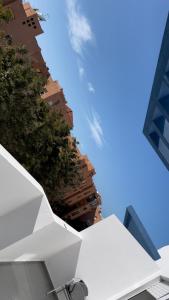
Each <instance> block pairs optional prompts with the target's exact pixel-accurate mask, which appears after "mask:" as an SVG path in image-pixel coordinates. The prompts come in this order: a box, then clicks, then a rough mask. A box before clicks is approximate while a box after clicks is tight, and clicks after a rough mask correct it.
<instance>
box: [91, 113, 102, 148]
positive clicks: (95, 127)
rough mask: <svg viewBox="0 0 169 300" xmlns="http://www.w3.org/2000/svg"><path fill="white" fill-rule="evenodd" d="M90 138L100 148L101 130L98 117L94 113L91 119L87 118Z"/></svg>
mask: <svg viewBox="0 0 169 300" xmlns="http://www.w3.org/2000/svg"><path fill="white" fill-rule="evenodd" d="M87 121H88V124H89V128H90V131H91V133H92V137H93V139H94V141H95V143H96V145H97V146H98V147H99V148H101V147H102V146H103V142H104V136H103V129H102V127H101V121H100V117H99V116H98V114H97V113H96V112H93V113H92V118H91V119H89V118H87Z"/></svg>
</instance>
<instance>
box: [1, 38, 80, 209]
mask: <svg viewBox="0 0 169 300" xmlns="http://www.w3.org/2000/svg"><path fill="white" fill-rule="evenodd" d="M45 83H46V81H45V79H44V78H43V77H42V76H41V75H40V74H39V73H38V72H37V71H36V70H35V69H33V67H32V65H31V61H30V60H29V57H28V54H27V51H26V49H25V48H24V47H15V46H13V45H11V44H9V43H8V42H7V41H6V39H5V37H4V38H1V42H0V91H1V93H0V143H1V144H2V145H3V146H4V147H5V148H6V149H7V150H8V151H9V152H10V153H11V154H12V155H13V156H14V157H15V158H16V159H17V160H18V161H19V162H20V163H21V164H22V165H23V166H24V167H25V168H26V169H27V170H28V171H29V172H30V174H31V175H32V176H33V177H35V179H36V180H37V181H38V182H39V183H40V184H41V185H42V186H43V187H44V189H45V192H46V193H47V195H48V197H49V199H50V201H51V202H52V203H53V200H55V204H54V210H55V211H57V207H56V201H57V203H58V208H59V205H60V204H61V201H60V200H61V199H62V197H61V190H62V189H63V188H64V187H65V186H66V185H70V186H72V185H73V184H74V183H75V182H76V181H77V180H78V166H79V161H78V154H77V151H76V140H73V142H71V143H70V137H69V134H70V130H69V128H68V126H67V125H66V123H65V122H64V120H63V117H62V116H61V115H59V114H57V113H56V112H54V111H52V110H51V109H50V108H49V106H48V105H47V104H46V103H45V102H44V101H43V100H42V99H41V95H42V94H43V93H44V91H45V89H44V86H45Z"/></svg>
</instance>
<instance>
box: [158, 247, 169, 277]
mask: <svg viewBox="0 0 169 300" xmlns="http://www.w3.org/2000/svg"><path fill="white" fill-rule="evenodd" d="M158 251H159V254H160V256H161V259H159V260H158V261H157V265H158V266H159V267H160V270H161V275H162V276H164V277H168V278H169V246H164V247H162V248H161V249H159V250H158Z"/></svg>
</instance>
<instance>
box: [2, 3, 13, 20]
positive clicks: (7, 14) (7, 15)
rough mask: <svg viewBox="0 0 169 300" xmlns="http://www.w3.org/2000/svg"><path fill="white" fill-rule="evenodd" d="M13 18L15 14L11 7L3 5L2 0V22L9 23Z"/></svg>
mask: <svg viewBox="0 0 169 300" xmlns="http://www.w3.org/2000/svg"><path fill="white" fill-rule="evenodd" d="M12 18H13V14H12V11H11V9H10V8H6V7H4V6H3V1H2V0H1V1H0V24H3V23H4V22H5V23H8V22H9V21H11V19H12Z"/></svg>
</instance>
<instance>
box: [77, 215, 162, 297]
mask: <svg viewBox="0 0 169 300" xmlns="http://www.w3.org/2000/svg"><path fill="white" fill-rule="evenodd" d="M81 236H82V239H83V241H82V245H81V249H80V254H79V259H78V265H77V269H76V277H79V278H82V279H83V280H84V281H85V282H86V284H87V286H88V287H89V290H90V294H89V297H88V298H87V300H108V299H119V298H120V297H122V296H123V295H124V294H126V293H130V292H131V291H132V290H134V289H136V288H139V286H142V285H143V284H145V282H146V281H147V282H148V281H150V280H153V279H154V278H156V277H158V275H159V269H158V267H157V265H156V263H155V262H154V261H153V260H152V259H151V257H150V256H149V255H148V254H147V253H146V252H145V250H144V249H143V248H142V247H141V246H140V244H139V243H138V242H137V241H136V240H135V239H134V238H133V236H132V235H131V234H130V233H129V232H128V231H127V229H126V228H125V227H124V226H123V225H122V224H121V223H120V221H119V220H118V219H117V218H116V216H114V215H113V216H111V217H109V218H107V219H104V220H103V221H101V222H99V223H97V224H96V225H94V226H92V227H89V228H87V229H86V230H84V231H82V232H81Z"/></svg>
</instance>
